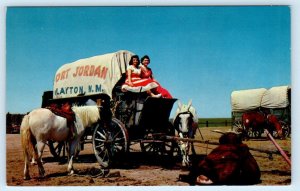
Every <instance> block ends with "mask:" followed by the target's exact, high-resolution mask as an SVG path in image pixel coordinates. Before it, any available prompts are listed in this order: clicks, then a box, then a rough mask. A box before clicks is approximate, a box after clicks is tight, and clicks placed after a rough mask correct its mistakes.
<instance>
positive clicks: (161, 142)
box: [140, 123, 178, 156]
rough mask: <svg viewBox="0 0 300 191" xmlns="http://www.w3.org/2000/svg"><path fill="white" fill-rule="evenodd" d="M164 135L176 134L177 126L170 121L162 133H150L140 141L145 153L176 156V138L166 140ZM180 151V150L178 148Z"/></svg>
mask: <svg viewBox="0 0 300 191" xmlns="http://www.w3.org/2000/svg"><path fill="white" fill-rule="evenodd" d="M163 135H169V136H175V128H174V127H173V125H172V124H171V123H168V125H167V129H166V132H164V133H162V134H159V133H158V134H157V135H155V134H153V135H150V136H149V135H148V136H147V137H146V138H145V139H144V140H142V141H141V142H140V146H141V150H142V152H144V153H149V154H157V155H168V156H174V154H175V153H176V152H175V151H176V148H177V146H178V145H177V143H176V141H175V140H166V139H164V138H163ZM177 151H178V150H177Z"/></svg>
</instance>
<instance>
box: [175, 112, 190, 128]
mask: <svg viewBox="0 0 300 191" xmlns="http://www.w3.org/2000/svg"><path fill="white" fill-rule="evenodd" d="M184 114H189V115H190V117H189V121H188V124H189V125H191V123H192V122H193V117H194V115H193V114H192V113H191V112H190V111H184V112H180V113H178V114H177V116H176V118H175V120H174V127H175V129H176V130H177V131H180V130H179V125H180V122H179V116H180V115H184Z"/></svg>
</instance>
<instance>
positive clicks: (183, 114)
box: [173, 100, 198, 166]
mask: <svg viewBox="0 0 300 191" xmlns="http://www.w3.org/2000/svg"><path fill="white" fill-rule="evenodd" d="M173 124H174V127H175V129H176V130H177V132H178V135H179V137H180V138H194V135H195V133H196V129H197V128H198V116H197V112H196V110H195V108H194V107H193V106H192V100H190V101H189V102H188V104H187V105H184V104H182V103H181V102H180V101H178V108H177V110H176V114H175V117H174V121H173ZM178 145H179V148H180V151H181V155H182V166H189V165H190V160H189V152H190V147H192V152H193V154H195V149H194V144H193V142H190V141H179V142H178Z"/></svg>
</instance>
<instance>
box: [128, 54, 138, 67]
mask: <svg viewBox="0 0 300 191" xmlns="http://www.w3.org/2000/svg"><path fill="white" fill-rule="evenodd" d="M134 58H136V59H138V61H139V62H140V58H139V56H138V55H133V56H131V58H130V61H129V65H132V63H133V59H134Z"/></svg>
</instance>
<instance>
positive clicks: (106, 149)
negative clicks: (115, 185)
mask: <svg viewBox="0 0 300 191" xmlns="http://www.w3.org/2000/svg"><path fill="white" fill-rule="evenodd" d="M93 150H94V154H95V156H96V159H97V161H98V162H99V164H100V165H101V166H102V167H105V168H108V167H109V166H110V165H111V164H112V162H113V158H115V157H116V156H117V155H118V154H120V153H124V152H127V151H128V133H127V129H126V128H125V126H124V124H123V123H122V122H121V121H119V120H118V119H116V118H113V119H112V120H111V122H110V123H109V124H106V123H104V122H100V123H97V125H96V127H95V130H94V133H93Z"/></svg>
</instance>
